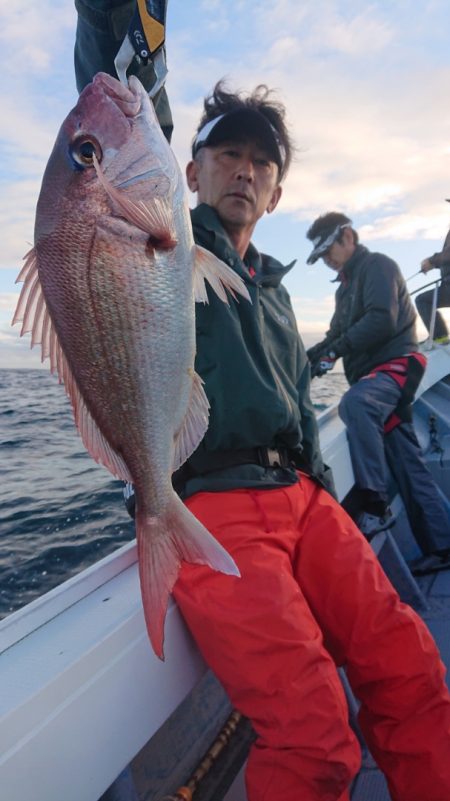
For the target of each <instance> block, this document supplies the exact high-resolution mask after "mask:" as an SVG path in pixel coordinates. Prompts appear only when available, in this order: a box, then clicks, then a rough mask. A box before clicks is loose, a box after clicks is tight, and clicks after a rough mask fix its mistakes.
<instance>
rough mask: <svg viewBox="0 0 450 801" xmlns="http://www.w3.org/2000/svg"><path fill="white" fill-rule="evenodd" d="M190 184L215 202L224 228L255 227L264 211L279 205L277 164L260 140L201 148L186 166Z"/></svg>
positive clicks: (200, 198)
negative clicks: (259, 142)
mask: <svg viewBox="0 0 450 801" xmlns="http://www.w3.org/2000/svg"><path fill="white" fill-rule="evenodd" d="M187 178H188V184H189V188H190V189H191V190H192V191H193V192H197V196H198V202H199V203H207V204H208V205H209V206H212V207H213V208H214V209H215V210H216V211H217V213H218V214H219V217H220V219H221V221H222V224H223V225H224V227H225V230H229V231H231V230H248V231H249V232H250V233H251V231H253V228H254V227H255V225H256V223H257V221H258V220H259V218H260V217H262V215H263V214H264V212H265V211H267V212H269V213H270V212H271V211H273V210H274V208H275V207H276V205H277V203H278V201H279V199H280V196H281V187H280V186H279V184H278V167H277V165H276V164H275V162H273V161H271V159H270V157H269V155H268V153H267V152H266V151H265V150H264V148H263V147H262V146H261V145H259V144H258V143H257V142H253V141H246V142H236V141H226V142H222V143H221V144H220V145H217V146H216V147H204V148H202V149H201V150H200V151H199V153H198V155H197V158H196V159H195V161H191V162H190V163H189V164H188V167H187Z"/></svg>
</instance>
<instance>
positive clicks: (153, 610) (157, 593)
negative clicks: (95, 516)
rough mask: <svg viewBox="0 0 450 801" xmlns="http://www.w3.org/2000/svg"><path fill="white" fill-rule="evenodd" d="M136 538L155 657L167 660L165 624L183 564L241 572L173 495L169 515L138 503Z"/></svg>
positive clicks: (146, 614) (227, 573)
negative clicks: (151, 511)
mask: <svg viewBox="0 0 450 801" xmlns="http://www.w3.org/2000/svg"><path fill="white" fill-rule="evenodd" d="M136 509H137V512H136V535H137V543H138V554H139V576H140V582H141V593H142V603H143V607H144V616H145V622H146V626H147V631H148V635H149V638H150V642H151V644H152V647H153V650H154V652H155V654H156V655H157V656H158V657H159V658H160V659H164V621H165V618H166V612H167V605H168V602H169V596H170V593H171V592H172V589H173V586H174V584H175V582H176V580H177V576H178V573H179V571H180V567H181V563H182V562H190V563H193V564H202V565H208V566H209V567H211V568H212V569H213V570H218V571H220V572H221V573H225V574H226V575H230V576H239V575H240V574H239V570H238V568H237V566H236V564H235V562H234V560H233V559H232V558H231V556H230V555H229V554H228V553H227V551H226V550H225V548H223V547H222V545H220V543H219V542H217V540H216V539H214V537H213V536H212V535H211V534H210V533H209V531H207V529H206V528H205V527H204V526H203V525H202V523H200V521H199V520H197V519H196V518H195V517H194V515H193V514H192V513H191V512H190V511H189V509H187V507H186V506H185V505H184V504H183V502H182V501H181V500H180V499H179V498H178V496H177V495H176V494H175V493H173V496H172V499H171V501H170V503H169V506H168V507H167V509H166V512H165V514H163V515H161V517H150V516H148V515H145V514H141V513H140V511H139V499H137V503H136Z"/></svg>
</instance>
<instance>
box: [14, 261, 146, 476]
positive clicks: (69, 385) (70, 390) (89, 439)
mask: <svg viewBox="0 0 450 801" xmlns="http://www.w3.org/2000/svg"><path fill="white" fill-rule="evenodd" d="M17 281H24V285H23V287H22V290H21V293H20V296H19V302H18V304H17V308H16V311H15V314H14V317H13V321H12V324H13V325H14V324H15V323H18V322H21V323H22V329H21V331H20V336H23V335H24V334H27V333H29V332H30V331H31V347H33V346H34V345H39V344H40V346H41V361H42V362H43V361H44V360H45V359H47V358H50V372H51V373H55V372H57V374H58V378H59V380H60V382H61V383H62V384H64V389H65V391H66V394H67V395H68V397H69V400H70V402H71V404H72V410H73V416H74V418H75V423H76V425H77V428H78V430H79V432H80V436H81V439H82V441H83V445H84V446H85V448H86V449H87V450H88V451H89V453H90V454H91V456H92V458H93V459H95V461H96V462H100V464H103V465H104V466H105V467H106V468H107V469H108V470H109V471H110V473H112V474H113V475H114V476H117V478H121V479H123V481H132V478H131V476H130V473H129V470H128V468H127V466H126V464H125V462H124V461H123V459H122V457H121V456H120V454H118V453H117V452H116V451H115V450H114V449H113V448H112V447H111V445H110V444H109V443H108V442H107V440H106V439H105V438H104V436H103V434H102V433H101V431H100V429H99V428H98V426H97V424H96V423H95V421H94V419H93V418H92V416H91V414H90V412H89V410H88V408H87V406H86V404H85V401H84V398H83V396H82V394H81V392H80V390H79V388H78V385H77V382H76V380H75V378H74V375H73V373H72V370H71V368H70V365H69V363H68V361H67V359H66V356H65V354H64V351H63V349H62V347H61V344H60V342H59V339H58V335H57V333H56V331H55V328H54V325H53V322H52V318H51V316H50V312H49V310H48V307H47V303H46V301H45V296H44V293H43V291H42V286H41V282H40V280H39V273H38V256H37V252H36V249H35V248H33V250H30V251H29V253H28V254H27V255H26V256H25V264H24V266H23V268H22V270H21V272H20V274H19V276H18V278H17ZM16 283H17V282H16Z"/></svg>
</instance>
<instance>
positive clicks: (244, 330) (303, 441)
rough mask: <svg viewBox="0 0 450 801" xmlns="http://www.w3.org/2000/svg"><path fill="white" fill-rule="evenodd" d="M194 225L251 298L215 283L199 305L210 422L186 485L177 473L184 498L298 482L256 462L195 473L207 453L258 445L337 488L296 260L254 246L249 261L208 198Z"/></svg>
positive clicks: (199, 363)
mask: <svg viewBox="0 0 450 801" xmlns="http://www.w3.org/2000/svg"><path fill="white" fill-rule="evenodd" d="M192 223H193V229H194V237H195V241H196V242H197V244H199V245H202V246H203V247H205V248H206V249H207V250H210V251H212V252H213V253H214V254H215V255H216V256H217V257H218V258H220V259H221V260H222V261H224V262H225V263H227V264H228V265H229V266H231V267H232V268H233V269H234V270H235V271H236V272H237V273H238V274H239V275H240V276H241V277H242V278H243V279H244V281H245V283H246V286H247V289H248V291H249V293H250V296H251V299H252V303H251V304H250V303H249V302H248V301H247V300H245V299H244V298H239V300H238V301H236V300H234V299H233V298H230V305H229V306H228V305H227V304H226V303H224V302H223V301H221V300H220V299H219V298H218V297H217V295H216V294H215V293H214V292H213V291H212V290H210V289H209V288H208V297H209V303H208V304H203V303H197V304H196V328H197V356H196V362H195V367H196V371H197V372H198V374H199V375H200V376H201V378H202V379H203V381H204V382H205V391H206V394H207V396H208V399H209V402H210V405H211V409H210V422H209V428H208V430H207V432H206V435H205V437H204V438H203V440H202V442H201V443H200V445H199V447H198V448H197V450H196V451H195V453H194V454H193V455H192V456H191V457H190V459H189V460H188V463H187V464H188V467H187V468H185V469H184V471H183V468H181V471H183V473H184V474H186V472H187V474H188V476H189V477H188V478H187V480H185V479H184V477H183V480H182V482H181V484H180V481H179V480H178V479H179V476H180V473H179V474H178V478H177V474H176V477H175V482H174V483H175V486H176V488H177V490H178V492H180V494H181V496H182V497H184V498H185V497H188V496H189V495H192V494H193V493H194V492H199V491H202V490H206V491H222V490H229V489H236V488H242V487H257V488H259V489H264V488H271V487H277V486H288V485H290V484H293V483H295V482H296V481H297V476H296V473H295V470H294V469H291V468H273V467H272V468H265V467H262V466H261V465H257V464H251V465H239V466H233V467H228V468H226V469H225V468H224V469H214V470H213V471H212V472H207V473H205V474H202V475H198V474H196V475H195V476H192V475H191V472H192V470H194V471H195V472H196V473H197V470H198V465H199V458H200V459H201V462H202V463H203V462H204V459H205V455H206V454H207V453H211V452H212V453H217V452H218V451H224V450H226V451H230V450H239V449H247V448H254V447H273V448H277V447H278V448H288V449H291V450H292V451H295V452H297V453H298V454H299V455H300V454H301V459H302V460H303V461H304V462H305V465H308V470H309V472H311V474H312V475H314V476H316V477H317V478H318V479H319V480H324V481H325V483H327V482H328V486H331V483H330V476H329V475H328V471H327V470H325V475H324V466H323V462H322V458H321V455H320V451H319V441H318V433H317V425H316V421H315V416H314V409H313V406H312V403H311V400H310V396H309V387H310V371H309V362H308V359H307V357H306V353H305V349H304V347H303V343H302V342H301V340H300V337H299V335H298V331H297V326H296V321H295V316H294V312H293V310H292V306H291V303H290V299H289V295H288V293H287V291H286V289H285V288H284V287H283V286H282V284H281V279H282V278H283V276H284V275H285V274H286V273H287V272H288V270H289V269H290V268H291V267H292V266H293V264H294V262H293V263H292V264H290V265H289V266H288V267H283V266H282V265H281V264H280V263H279V262H278V261H276V260H275V259H273V258H271V257H270V256H266V255H264V254H261V253H258V251H257V250H256V248H255V247H253V245H250V246H249V248H248V251H247V253H246V256H245V259H244V262H243V261H242V260H241V259H240V257H239V256H238V254H237V253H236V251H235V250H234V248H233V246H232V245H231V243H230V240H229V239H228V237H227V234H226V233H225V231H224V229H223V227H222V225H221V223H220V220H219V217H218V215H217V214H216V212H215V211H214V209H213V208H211V207H210V206H207V205H206V204H201V205H200V206H198V207H197V208H196V209H195V210H194V211H193V212H192ZM249 270H250V271H249ZM253 271H255V274H254V276H253V277H251V274H252V273H253ZM196 463H197V470H196ZM181 475H183V474H181Z"/></svg>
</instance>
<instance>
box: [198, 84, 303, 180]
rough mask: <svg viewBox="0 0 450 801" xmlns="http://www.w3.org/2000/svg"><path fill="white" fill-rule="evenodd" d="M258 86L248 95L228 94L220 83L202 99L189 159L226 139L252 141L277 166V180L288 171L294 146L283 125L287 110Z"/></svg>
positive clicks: (266, 89) (261, 86) (270, 91)
mask: <svg viewBox="0 0 450 801" xmlns="http://www.w3.org/2000/svg"><path fill="white" fill-rule="evenodd" d="M272 95H273V91H272V90H270V89H269V88H268V87H267V86H266V85H265V84H260V85H259V86H257V87H256V89H254V91H253V92H252V93H251V94H246V93H243V92H240V91H238V92H229V91H227V90H226V89H225V83H224V81H223V80H221V81H219V82H218V83H217V84H216V85H215V87H214V89H213V91H212V93H211V94H210V95H208V96H207V97H206V98H205V100H204V112H203V114H202V117H201V119H200V123H199V125H198V128H197V133H196V135H195V137H194V139H193V142H192V158H195V156H196V155H197V153H198V151H199V150H200V148H201V147H208V146H211V147H214V146H215V145H218V144H220V142H222V141H225V140H226V139H229V138H230V139H236V140H237V141H247V140H248V139H255V141H257V142H260V144H261V145H262V146H263V147H264V148H265V149H266V150H267V151H268V153H269V155H270V156H271V157H272V158H273V160H274V161H275V163H276V164H277V165H278V169H279V176H280V180H281V179H282V178H284V177H285V176H286V174H287V172H288V169H289V166H290V164H291V161H292V154H293V150H294V145H293V142H292V140H291V137H290V134H289V132H288V129H287V125H286V122H285V117H286V109H285V107H284V105H283V104H282V103H280V102H279V101H277V100H274V99H273V98H272Z"/></svg>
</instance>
